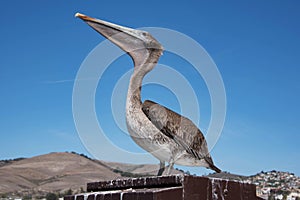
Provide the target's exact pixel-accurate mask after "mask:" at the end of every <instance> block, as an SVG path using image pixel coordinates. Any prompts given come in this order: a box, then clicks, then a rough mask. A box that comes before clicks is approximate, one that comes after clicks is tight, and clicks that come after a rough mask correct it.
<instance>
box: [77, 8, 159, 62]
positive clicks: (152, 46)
mask: <svg viewBox="0 0 300 200" xmlns="http://www.w3.org/2000/svg"><path fill="white" fill-rule="evenodd" d="M75 16H76V17H79V18H81V19H82V20H84V21H85V22H86V23H87V24H88V25H90V26H91V27H92V28H93V29H95V30H96V31H97V32H99V33H100V34H101V35H103V36H104V37H106V38H107V39H108V40H110V41H111V42H113V43H114V44H116V45H117V46H118V47H120V48H121V49H122V50H124V51H125V52H127V53H128V54H129V55H130V56H131V58H132V59H133V61H134V64H135V66H139V65H141V64H143V63H145V61H146V59H147V58H148V57H149V55H150V54H152V53H154V54H155V56H154V59H155V57H157V60H158V59H159V56H160V55H161V54H162V51H163V47H162V45H161V44H160V43H159V42H158V41H157V40H156V39H155V38H154V37H153V36H151V35H150V34H149V33H148V32H146V31H142V30H136V29H132V28H128V27H124V26H120V25H116V24H113V23H110V22H106V21H103V20H100V19H95V18H91V17H88V16H86V15H83V14H80V13H76V14H75ZM157 60H156V61H157ZM156 61H155V60H154V61H153V60H152V61H151V62H156Z"/></svg>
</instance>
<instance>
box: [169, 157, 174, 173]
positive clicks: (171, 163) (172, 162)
mask: <svg viewBox="0 0 300 200" xmlns="http://www.w3.org/2000/svg"><path fill="white" fill-rule="evenodd" d="M173 166H174V159H173V158H171V160H170V162H169V166H168V169H167V175H170V172H171V169H173Z"/></svg>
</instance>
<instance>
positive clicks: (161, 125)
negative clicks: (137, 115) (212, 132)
mask: <svg viewBox="0 0 300 200" xmlns="http://www.w3.org/2000/svg"><path fill="white" fill-rule="evenodd" d="M142 110H143V112H144V113H145V115H146V116H147V117H148V119H149V120H150V121H151V122H152V123H153V124H154V125H155V126H156V127H157V128H158V129H159V130H160V131H161V132H162V133H163V134H164V135H166V136H168V137H169V138H171V139H173V140H174V141H175V142H176V143H177V144H178V145H179V146H181V147H182V148H184V149H185V150H186V151H187V152H188V153H189V154H191V155H193V156H194V157H195V158H197V159H203V158H204V157H207V156H208V155H209V154H208V151H207V145H206V141H205V139H204V136H203V134H202V132H201V131H200V130H199V129H198V128H197V126H196V125H195V124H194V123H193V122H192V121H191V120H189V119H188V118H186V117H183V116H181V115H179V114H178V113H176V112H174V111H172V110H170V109H168V108H166V107H164V106H162V105H159V104H158V103H155V102H153V101H149V100H146V101H145V102H144V103H143V105H142Z"/></svg>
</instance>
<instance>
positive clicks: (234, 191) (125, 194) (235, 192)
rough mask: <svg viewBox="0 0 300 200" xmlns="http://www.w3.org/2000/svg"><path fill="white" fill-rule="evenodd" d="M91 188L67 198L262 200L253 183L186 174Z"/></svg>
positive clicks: (113, 182)
mask: <svg viewBox="0 0 300 200" xmlns="http://www.w3.org/2000/svg"><path fill="white" fill-rule="evenodd" d="M87 191H88V193H84V194H78V195H72V196H66V197H65V198H64V200H204V199H205V200H207V199H224V200H227V199H228V200H229V199H230V200H236V199H237V200H238V199H249V200H252V199H253V200H256V199H261V198H259V197H257V196H256V188H255V185H252V184H248V183H243V182H238V181H229V180H222V179H212V178H207V177H198V176H185V175H171V176H159V177H143V178H129V179H123V180H121V179H118V180H111V181H99V182H93V183H88V184H87Z"/></svg>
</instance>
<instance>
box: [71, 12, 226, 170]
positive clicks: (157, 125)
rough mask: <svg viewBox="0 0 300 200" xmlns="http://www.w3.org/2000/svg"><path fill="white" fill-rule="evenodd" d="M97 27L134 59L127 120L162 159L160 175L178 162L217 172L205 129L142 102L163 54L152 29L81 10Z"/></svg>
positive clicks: (134, 136) (137, 136) (132, 130)
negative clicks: (146, 81) (145, 85)
mask: <svg viewBox="0 0 300 200" xmlns="http://www.w3.org/2000/svg"><path fill="white" fill-rule="evenodd" d="M75 16H76V17H79V18H81V19H82V20H84V21H85V22H86V23H87V24H88V25H90V26H91V27H92V28H93V29H95V30H96V31H97V32H99V33H100V34H101V35H103V36H104V37H106V38H107V39H108V40H110V41H111V42H113V43H114V44H116V45H117V46H118V47H120V48H121V49H122V50H124V51H125V52H127V53H128V54H129V55H130V57H131V58H132V59H133V62H134V72H133V74H132V76H131V79H130V83H129V88H128V93H127V101H126V123H127V128H128V132H129V133H130V135H131V137H132V139H133V140H134V141H135V142H136V143H137V144H138V145H139V146H141V147H142V148H143V149H145V150H146V151H148V152H150V153H151V154H152V155H153V156H155V157H156V158H157V159H159V160H160V169H159V171H158V175H162V173H163V171H164V170H165V162H168V163H169V167H168V169H167V172H166V173H167V174H169V173H170V170H171V169H172V168H173V165H174V164H178V165H185V166H204V167H206V168H210V169H212V170H214V171H216V172H218V173H219V172H221V170H220V169H219V168H217V167H216V166H215V165H214V163H213V161H212V159H211V156H210V154H209V152H208V149H207V144H206V141H205V138H204V136H203V134H202V132H201V131H200V130H199V129H198V128H197V126H195V125H194V124H193V122H192V121H191V120H189V119H187V118H185V117H183V116H181V115H179V114H177V113H176V112H174V111H172V110H170V109H168V108H166V107H164V106H162V105H159V104H158V103H155V102H153V101H149V100H146V101H144V103H142V101H141V87H142V81H143V78H144V76H145V75H146V74H147V73H148V72H150V71H151V70H152V69H153V68H154V67H155V65H156V63H157V62H158V59H159V57H160V56H161V55H162V52H163V47H162V46H161V44H160V43H159V42H158V41H157V40H156V39H155V38H154V37H152V36H151V35H150V34H149V33H148V32H145V31H142V30H135V29H131V28H127V27H123V26H119V25H116V24H113V23H109V22H106V21H103V20H99V19H95V18H91V17H88V16H86V15H83V14H80V13H77V14H76V15H75Z"/></svg>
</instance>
